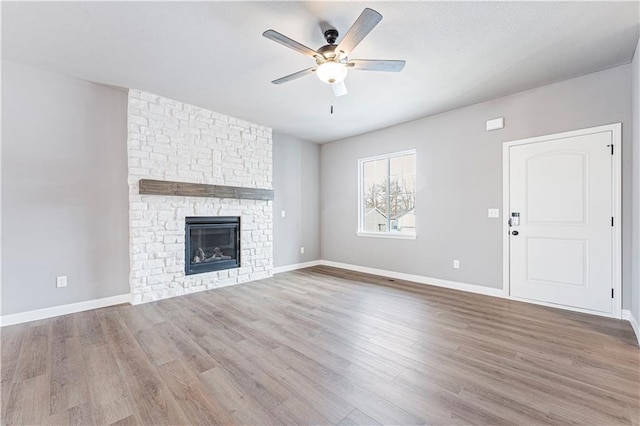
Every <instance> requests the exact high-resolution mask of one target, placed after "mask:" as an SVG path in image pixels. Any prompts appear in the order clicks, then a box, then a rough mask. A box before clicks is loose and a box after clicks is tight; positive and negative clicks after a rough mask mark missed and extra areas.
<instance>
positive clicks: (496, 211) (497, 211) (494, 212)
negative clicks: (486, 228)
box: [487, 209, 500, 217]
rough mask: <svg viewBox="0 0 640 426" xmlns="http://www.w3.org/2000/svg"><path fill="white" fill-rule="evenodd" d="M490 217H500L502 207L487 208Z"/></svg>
mask: <svg viewBox="0 0 640 426" xmlns="http://www.w3.org/2000/svg"><path fill="white" fill-rule="evenodd" d="M487 216H488V217H500V209H489V210H487Z"/></svg>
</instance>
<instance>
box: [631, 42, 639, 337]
mask: <svg viewBox="0 0 640 426" xmlns="http://www.w3.org/2000/svg"><path fill="white" fill-rule="evenodd" d="M631 80H632V83H631V88H632V90H631V93H632V95H631V96H632V106H631V110H632V116H633V149H632V153H633V184H632V191H633V196H632V197H633V226H632V228H633V233H632V255H631V256H632V257H631V258H632V272H631V274H632V291H633V296H632V298H633V300H632V303H631V313H632V314H633V316H634V318H635V319H636V321H640V40H638V45H637V46H636V53H635V56H634V57H633V64H632V77H631ZM638 339H640V336H638Z"/></svg>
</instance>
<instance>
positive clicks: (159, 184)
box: [139, 179, 273, 201]
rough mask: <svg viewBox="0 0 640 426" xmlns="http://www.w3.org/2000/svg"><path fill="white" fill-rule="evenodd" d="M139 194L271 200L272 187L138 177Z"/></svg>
mask: <svg viewBox="0 0 640 426" xmlns="http://www.w3.org/2000/svg"><path fill="white" fill-rule="evenodd" d="M139 193H140V194H143V195H175V196H183V197H212V198H237V199H242V200H265V201H268V200H273V189H262V188H244V187H240V186H225V185H207V184H204V183H189V182H171V181H167V180H152V179H140V190H139Z"/></svg>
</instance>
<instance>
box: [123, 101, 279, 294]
mask: <svg viewBox="0 0 640 426" xmlns="http://www.w3.org/2000/svg"><path fill="white" fill-rule="evenodd" d="M128 126H129V127H128V133H129V134H128V142H127V145H128V156H129V226H130V256H131V274H130V285H131V293H132V303H134V304H135V303H141V302H148V301H152V300H157V299H163V298H167V297H173V296H177V295H180V294H186V293H192V292H196V291H202V290H206V289H210V288H214V287H221V286H225V285H231V284H236V283H241V282H247V281H252V280H256V279H261V278H266V277H269V276H271V275H272V274H273V212H272V202H271V201H254V200H237V199H220V198H200V197H173V196H157V195H140V194H138V181H139V180H140V179H157V180H171V181H180V182H192V183H206V184H218V185H230V186H243V187H251V188H267V189H271V188H272V173H273V171H272V138H271V129H269V128H266V127H262V126H259V125H256V124H252V123H249V122H246V121H242V120H238V119H235V118H233V117H229V116H226V115H222V114H218V113H215V112H211V111H208V110H205V109H202V108H198V107H195V106H192V105H187V104H184V103H181V102H177V101H174V100H171V99H167V98H163V97H160V96H157V95H153V94H149V93H145V92H141V91H139V90H130V91H129V109H128ZM186 216H240V217H241V227H242V230H241V249H242V252H241V262H242V266H241V267H240V268H236V269H228V270H224V271H216V272H209V273H204V274H197V275H189V276H186V275H185V273H184V257H185V256H184V243H185V235H184V233H185V230H184V229H185V224H184V219H185V217H186Z"/></svg>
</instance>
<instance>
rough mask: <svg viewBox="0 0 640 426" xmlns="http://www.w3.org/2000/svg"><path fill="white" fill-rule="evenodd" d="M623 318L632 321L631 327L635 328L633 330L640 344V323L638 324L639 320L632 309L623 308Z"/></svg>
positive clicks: (639, 344)
mask: <svg viewBox="0 0 640 426" xmlns="http://www.w3.org/2000/svg"><path fill="white" fill-rule="evenodd" d="M622 319H623V320H627V321H629V322H630V323H631V328H633V332H634V333H636V339H637V340H638V346H640V325H638V320H637V319H636V318H635V317H634V316H633V314H632V313H631V311H630V310H628V309H623V310H622Z"/></svg>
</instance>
